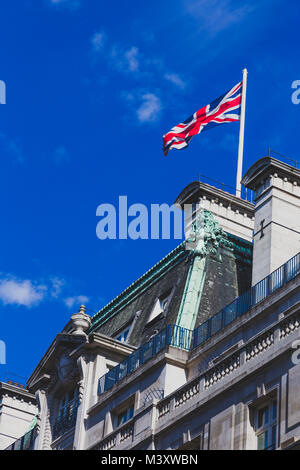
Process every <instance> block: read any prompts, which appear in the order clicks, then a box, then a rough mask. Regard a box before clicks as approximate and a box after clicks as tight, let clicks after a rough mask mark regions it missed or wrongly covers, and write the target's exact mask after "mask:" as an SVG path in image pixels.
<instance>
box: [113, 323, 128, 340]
mask: <svg viewBox="0 0 300 470" xmlns="http://www.w3.org/2000/svg"><path fill="white" fill-rule="evenodd" d="M129 331H130V326H128V327H127V328H125V330H122V331H121V332H120V333H118V335H117V336H116V338H115V339H116V340H117V341H121V342H122V343H126V341H127V338H128V335H129Z"/></svg>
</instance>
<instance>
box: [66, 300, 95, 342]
mask: <svg viewBox="0 0 300 470" xmlns="http://www.w3.org/2000/svg"><path fill="white" fill-rule="evenodd" d="M85 311H86V310H85V306H84V305H81V307H80V309H79V312H78V313H74V315H72V316H71V320H72V323H73V325H74V327H75V331H74V332H73V335H81V336H86V333H85V331H86V330H87V329H88V328H89V327H90V325H91V317H90V316H89V315H87V314H86V313H85Z"/></svg>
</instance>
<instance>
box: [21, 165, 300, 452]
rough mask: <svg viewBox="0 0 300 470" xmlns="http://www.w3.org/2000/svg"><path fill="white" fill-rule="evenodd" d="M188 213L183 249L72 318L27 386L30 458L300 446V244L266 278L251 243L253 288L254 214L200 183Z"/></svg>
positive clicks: (261, 254) (261, 257)
mask: <svg viewBox="0 0 300 470" xmlns="http://www.w3.org/2000/svg"><path fill="white" fill-rule="evenodd" d="M274 165H277V166H279V165H280V162H279V163H276V162H274V160H272V162H271V161H269V160H268V161H266V160H264V162H263V171H264V172H265V173H264V174H268V173H269V172H270V171H271V169H273V167H274ZM258 167H259V168H262V166H261V165H260V164H258V166H257V167H256V168H258ZM285 171H289V172H292V170H291V168H290V167H289V168H285ZM255 172H256V169H254V171H253V172H250V173H248V174H247V175H246V176H247V178H248V180H247V178H246V180H247V181H246V183H245V184H248V185H249V187H251V188H252V182H251V181H252V180H253V175H254V174H255ZM249 175H251V177H250V176H249ZM251 178H252V179H251ZM295 181H296V185H297V187H298V183H297V180H295ZM299 183H300V182H299ZM258 184H260V183H258ZM294 186H295V185H294V184H293V187H294ZM293 194H294V195H293V197H294V198H296V197H298V196H297V194H298V193H297V191H296V190H295V189H293ZM273 196H274V197H275V194H274V195H273V193H272V192H271V193H270V197H271V199H272V197H273ZM282 197H283V196H282ZM287 197H288V198H289V197H290V196H289V195H287ZM299 198H300V195H299ZM185 201H188V203H189V204H196V203H198V202H199V201H200V202H201V209H200V210H199V211H196V212H195V213H191V214H190V215H189V217H190V222H191V224H190V228H189V230H188V231H187V234H186V240H185V241H184V242H183V243H182V244H180V245H179V246H178V247H177V248H176V249H175V250H173V251H172V252H171V253H169V254H168V255H167V256H166V257H165V258H163V259H162V260H161V261H160V262H158V263H157V264H156V265H155V266H154V267H153V268H151V269H150V270H149V271H147V272H146V273H145V274H144V275H143V276H142V277H141V278H140V279H138V280H137V281H136V282H134V283H133V284H131V285H130V286H129V287H128V288H127V289H126V290H125V291H124V292H122V293H121V294H120V295H119V296H118V297H116V298H115V299H113V300H112V301H111V302H110V303H109V304H108V305H107V306H105V307H104V308H103V309H101V310H100V311H99V312H98V313H97V314H96V315H95V316H94V317H93V318H89V317H88V316H87V315H86V312H85V308H84V306H81V308H80V310H79V312H78V313H77V314H75V315H73V316H72V318H71V321H70V322H69V323H68V324H67V325H66V327H65V328H64V330H63V331H62V332H61V333H59V334H58V335H57V337H56V338H55V339H54V341H53V343H52V344H51V345H50V347H49V349H48V351H47V352H46V354H45V355H44V357H43V358H42V359H41V361H40V362H39V364H38V365H37V367H36V369H35V370H34V372H33V374H32V375H31V377H30V378H29V380H28V387H29V390H30V392H31V393H35V394H36V397H37V403H38V410H39V412H38V417H37V427H36V435H35V443H34V447H35V449H41V450H43V449H44V450H46V449H53V450H58V449H78V450H81V449H93V450H111V449H113V450H128V449H139V450H165V449H167V450H168V449H195V450H200V449H202V450H205V449H217V450H225V449H230V450H242V449H288V448H294V449H297V448H299V447H300V444H299V443H300V440H299V439H300V405H299V397H298V392H299V387H300V365H299V364H298V362H300V360H299V361H298V357H297V354H296V352H297V351H296V349H295V348H296V345H297V344H298V343H297V342H299V334H300V255H299V254H298V253H299V252H300V240H298V242H296V241H295V240H294V239H293V250H292V252H290V251H289V247H285V246H283V247H282V252H281V254H280V257H279V258H280V264H278V262H277V261H278V260H277V261H276V263H277V264H276V266H275V268H274V269H276V270H275V272H274V273H272V272H271V270H270V269H271V268H270V266H271V264H270V263H269V261H267V264H266V259H265V258H266V257H269V255H270V252H269V251H268V250H263V251H261V247H260V246H259V244H256V243H255V242H254V252H253V257H254V259H255V260H256V261H255V267H254V268H253V269H254V271H253V272H254V275H255V276H256V275H257V273H258V272H259V263H261V266H262V270H263V271H262V272H263V273H264V275H263V276H259V278H258V280H259V283H258V284H256V283H253V282H252V279H251V271H252V251H253V248H252V242H251V233H252V231H253V229H254V227H257V226H258V224H259V222H258V220H259V219H260V217H261V212H260V211H261V207H260V204H259V203H257V205H256V206H254V205H253V204H251V203H249V202H247V201H242V200H241V199H239V198H237V197H235V196H233V195H229V193H225V192H222V191H220V190H217V189H216V188H213V187H211V186H208V185H204V184H203V183H192V184H191V185H189V186H188V187H187V188H185V190H183V192H182V193H181V195H180V196H179V197H178V198H177V201H176V202H177V204H178V205H180V206H181V207H182V206H183V205H184V203H185ZM298 202H299V201H298ZM298 202H297V204H298ZM297 204H294V208H293V211H292V213H291V214H292V218H294V216H295V213H294V210H296V209H295V207H299V206H298V205H297ZM271 205H272V201H271V203H270V207H271ZM204 206H205V207H204ZM287 207H288V206H287ZM296 212H297V211H296ZM275 213H276V217H279V216H280V211H279V212H278V211H275V212H272V211H270V217H271V218H272V217H273V214H275ZM296 215H297V217H298V219H299V215H300V213H298V212H297V214H296ZM276 222H278V223H280V218H279V219H278V220H276ZM285 223H286V224H287V223H291V222H288V214H286V213H285ZM254 231H255V229H254ZM266 239H267V240H269V241H270V243H271V244H272V237H271V238H269V237H268V236H267V237H266ZM297 243H298V244H297ZM285 248H286V249H285ZM272 249H273V248H272ZM256 250H257V251H256ZM294 255H295V256H294ZM291 257H293V258H292V259H291V260H290V259H289V258H291ZM268 263H269V264H268ZM266 265H268V266H269V269H267V270H266V268H265V266H266ZM299 359H300V354H299Z"/></svg>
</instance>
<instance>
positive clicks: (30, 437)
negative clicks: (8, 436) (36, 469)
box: [5, 428, 36, 450]
mask: <svg viewBox="0 0 300 470" xmlns="http://www.w3.org/2000/svg"><path fill="white" fill-rule="evenodd" d="M35 438H36V428H33V429H31V430H30V431H29V432H27V433H26V434H24V436H22V437H20V439H17V440H16V441H15V442H13V443H12V444H11V445H10V446H9V447H7V448H6V449H5V450H33V448H34V440H35Z"/></svg>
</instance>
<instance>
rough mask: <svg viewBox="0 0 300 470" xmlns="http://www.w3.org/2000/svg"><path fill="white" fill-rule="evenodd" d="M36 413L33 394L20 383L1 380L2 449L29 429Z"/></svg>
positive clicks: (0, 417) (0, 440)
mask: <svg viewBox="0 0 300 470" xmlns="http://www.w3.org/2000/svg"><path fill="white" fill-rule="evenodd" d="M36 413H37V407H36V399H35V396H34V395H33V394H31V393H29V391H28V390H26V389H25V388H24V387H21V386H19V385H18V384H15V385H14V384H12V383H4V382H0V450H3V449H6V448H7V447H9V446H10V445H11V444H12V443H13V442H15V441H16V440H17V439H19V438H20V437H22V436H23V435H24V434H25V433H26V432H27V431H29V429H30V426H31V424H32V422H33V420H34V418H35V416H36Z"/></svg>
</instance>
